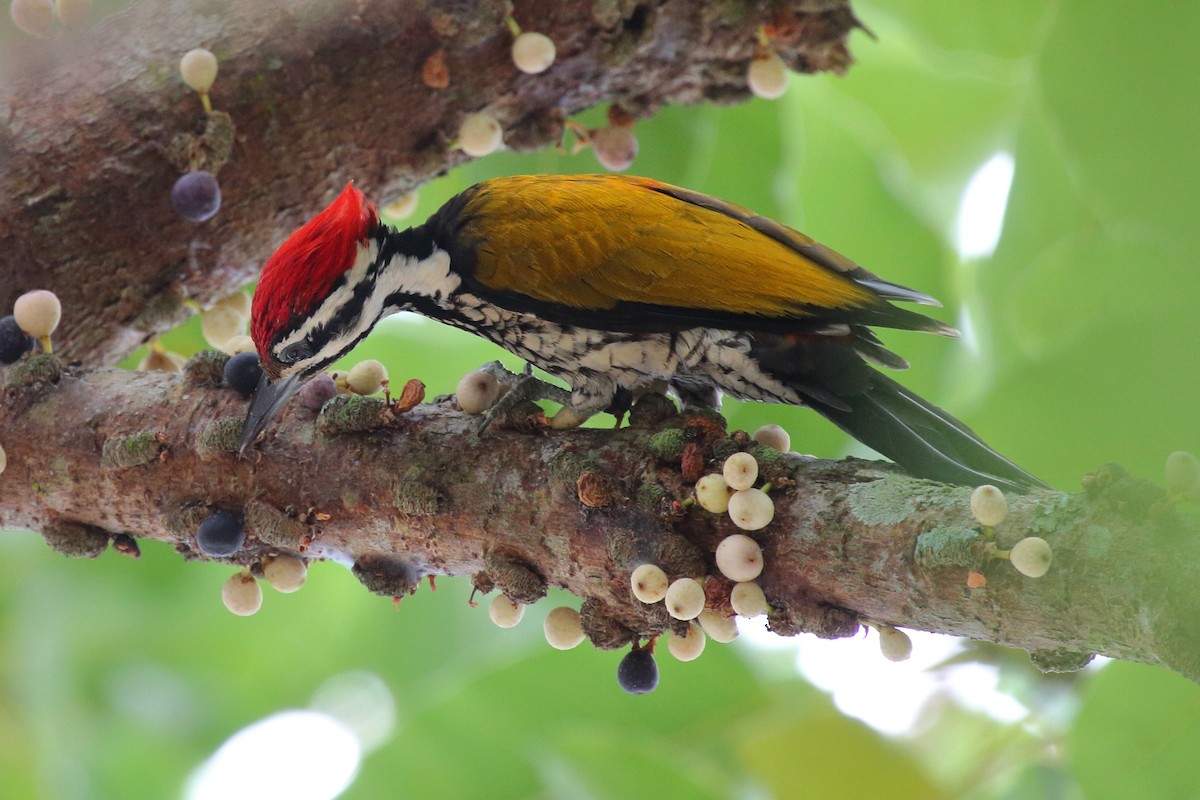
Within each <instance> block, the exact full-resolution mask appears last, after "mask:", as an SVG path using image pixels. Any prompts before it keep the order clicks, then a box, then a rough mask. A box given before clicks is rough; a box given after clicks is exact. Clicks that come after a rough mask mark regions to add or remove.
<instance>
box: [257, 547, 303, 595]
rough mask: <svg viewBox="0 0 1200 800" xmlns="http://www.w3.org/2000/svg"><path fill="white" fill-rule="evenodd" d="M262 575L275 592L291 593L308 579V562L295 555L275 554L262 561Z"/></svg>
mask: <svg viewBox="0 0 1200 800" xmlns="http://www.w3.org/2000/svg"><path fill="white" fill-rule="evenodd" d="M263 577H264V578H266V579H267V583H269V584H271V588H273V589H274V590H275V591H277V592H283V593H284V594H291V593H292V592H294V591H296V590H298V589H299V588H300V587H301V586H303V585H304V581H306V580H308V562H306V561H305V560H304V559H303V558H297V557H296V556H276V557H275V558H269V559H267V560H266V561H265V562H264V563H263Z"/></svg>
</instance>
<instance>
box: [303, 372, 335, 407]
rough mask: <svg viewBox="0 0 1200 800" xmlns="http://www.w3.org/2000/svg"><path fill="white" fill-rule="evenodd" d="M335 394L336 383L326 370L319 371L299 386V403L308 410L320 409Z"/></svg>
mask: <svg viewBox="0 0 1200 800" xmlns="http://www.w3.org/2000/svg"><path fill="white" fill-rule="evenodd" d="M336 395H337V384H336V383H334V382H333V377H332V376H331V375H330V374H329V373H328V372H321V373H318V374H316V375H314V376H313V377H312V378H310V379H309V381H308V382H307V383H305V384H304V385H303V386H301V387H300V405H302V406H304V407H305V408H307V409H309V410H310V411H320V410H321V407H322V406H323V405H325V404H326V403H327V402H329V401H330V400H331V399H333V398H334V397H335V396H336Z"/></svg>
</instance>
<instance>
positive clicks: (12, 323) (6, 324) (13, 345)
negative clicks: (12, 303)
mask: <svg viewBox="0 0 1200 800" xmlns="http://www.w3.org/2000/svg"><path fill="white" fill-rule="evenodd" d="M33 344H34V342H33V337H32V336H30V335H29V334H28V333H26V332H25V331H23V330H21V326H20V325H18V324H17V320H16V317H13V316H11V315H10V316H7V317H5V318H4V319H0V364H11V363H13V362H14V361H16V360H17V359H18V358H20V357H21V356H23V355H25V354H26V353H28V352H29V351H30V350H32V349H33Z"/></svg>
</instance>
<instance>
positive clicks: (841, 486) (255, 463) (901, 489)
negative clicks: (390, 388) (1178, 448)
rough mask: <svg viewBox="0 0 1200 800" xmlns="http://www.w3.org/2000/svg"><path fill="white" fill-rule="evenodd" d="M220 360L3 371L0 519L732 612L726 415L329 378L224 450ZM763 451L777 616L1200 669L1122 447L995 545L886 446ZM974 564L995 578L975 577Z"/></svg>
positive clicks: (1161, 541) (660, 403)
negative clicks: (637, 592)
mask: <svg viewBox="0 0 1200 800" xmlns="http://www.w3.org/2000/svg"><path fill="white" fill-rule="evenodd" d="M223 359H224V357H223V356H221V355H220V354H216V353H212V352H206V353H202V354H199V355H198V356H196V357H194V358H193V359H192V360H191V361H189V363H188V365H187V368H186V369H185V372H184V375H183V376H171V375H166V374H162V373H134V374H131V373H128V372H123V371H117V370H106V369H99V370H87V369H77V370H67V371H63V368H62V367H61V365H60V363H59V362H58V361H57V360H56V359H54V358H53V357H50V356H45V355H39V356H35V357H31V358H26V359H24V360H23V361H22V362H19V363H18V365H17V366H15V367H12V368H9V369H8V370H7V371H6V373H5V375H4V379H5V388H4V393H3V400H2V403H0V442H3V444H4V447H5V449H6V451H7V454H8V466H7V470H6V471H5V472H4V473H3V475H2V476H0V528H4V527H14V526H23V527H30V528H34V529H37V530H40V531H42V533H43V535H45V536H46V538H47V541H48V542H50V543H51V544H52V545H53V546H55V547H56V548H57V549H59V550H62V551H63V552H67V553H70V554H75V555H90V556H95V555H98V554H99V553H100V552H102V551H103V550H104V549H105V548H106V546H107V544H108V542H109V540H110V539H111V538H113V537H114V536H116V537H117V541H118V543H119V544H121V545H122V547H123V548H124V549H126V550H129V549H130V547H131V546H130V542H129V540H127V539H123V538H121V536H120V535H122V534H131V535H133V536H136V537H151V538H154V539H161V540H164V541H169V542H173V543H175V545H176V548H177V550H178V551H179V552H180V553H182V554H183V556H184V557H185V558H200V557H203V556H202V555H201V554H200V552H199V550H198V548H197V545H196V541H195V530H196V526H197V525H198V523H199V522H200V520H202V519H203V518H204V517H205V516H207V515H208V514H209V513H211V512H212V511H213V510H216V509H225V510H228V511H232V512H234V513H236V514H239V515H241V516H243V517H244V518H245V520H246V528H247V537H248V538H247V542H246V545H245V546H244V547H243V548H242V550H241V551H240V552H239V553H237V554H236V555H235V556H234V557H233V558H232V559H229V561H231V562H234V563H238V564H243V565H248V566H252V567H254V568H257V567H256V565H258V564H259V563H260V562H261V559H262V557H263V556H265V555H269V554H273V553H278V552H289V553H296V554H302V555H304V556H305V557H308V558H326V559H332V560H336V561H339V562H342V563H344V564H347V565H349V566H352V567H353V568H354V570H355V574H356V575H357V576H358V577H359V578H360V580H362V581H363V582H364V584H366V585H367V586H368V588H370V589H371V590H372V591H375V592H377V593H380V594H384V595H388V596H397V597H399V596H403V595H404V594H405V593H408V592H411V591H414V590H415V589H416V587H417V585H418V583H419V581H420V580H421V578H422V577H423V576H425V575H441V574H449V575H472V576H474V580H475V585H476V586H477V587H479V588H481V589H484V590H489V589H491V588H492V587H497V588H499V589H501V590H503V591H504V592H506V593H507V594H509V595H510V596H512V597H514V598H515V599H518V600H521V601H523V602H533V601H535V600H536V599H538V598H539V597H541V596H542V595H543V594H544V592H545V589H546V586H548V585H549V586H561V587H563V588H565V589H567V590H569V591H571V592H572V593H574V594H576V595H578V596H579V597H581V598H583V600H584V603H583V623H584V629H585V631H586V632H587V633H588V635H589V637H591V639H592V641H593V643H594V644H596V645H597V646H600V647H621V646H625V645H627V644H629V643H630V642H631V641H634V640H635V639H637V638H639V637H648V636H653V635H656V634H659V633H661V632H663V631H664V630H667V629H669V628H672V627H673V628H674V629H675V630H679V629H680V627H679V626H680V625H681V623H679V622H676V621H673V620H671V619H670V618H669V617H668V616H667V614H666V612H665V610H664V608H663V604H661V603H658V604H654V605H647V604H644V603H640V602H638V601H637V600H636V599H634V598H633V596H632V594H631V591H630V587H629V575H630V572H631V571H632V570H633V568H634V567H635V566H637V565H638V564H640V563H647V562H649V563H656V564H658V565H660V566H662V567H663V568H664V570H665V571H666V572H667V573H668V575H669V576H670V577H671V578H672V579H675V578H679V577H694V578H697V579H700V580H702V581H705V582H706V593H707V595H708V605H709V608H710V609H711V610H714V611H716V612H718V613H720V614H724V615H730V614H731V613H732V612H731V609H730V607H729V603H728V592H729V590H730V588H731V584H730V582H729V581H728V580H726V579H725V578H723V577H722V576H721V575H720V573H719V572H718V570H717V569H716V567H715V562H714V551H715V548H716V545H717V544H718V542H719V541H720V540H721V539H722V538H724V537H725V536H728V535H730V534H733V533H740V532H741V531H739V530H738V529H737V528H736V527H735V526H734V525H733V524H732V522H731V520H730V519H729V518H728V517H727V516H726V515H717V514H710V513H708V512H706V511H703V510H702V509H700V508H699V507H698V506H696V505H691V504H690V503H689V500H688V498H689V496H690V492H691V485H692V482H693V481H694V480H695V477H696V474H697V470H700V471H705V472H711V471H716V470H718V469H719V466H720V463H721V461H722V460H723V459H724V458H725V457H726V456H727V455H728V454H730V453H732V452H734V451H736V450H738V449H739V448H740V449H753V443H747V442H746V440H745V436H744V434H736V433H735V434H733V435H732V436H731V435H727V434H726V433H725V431H724V430H723V429H722V428H721V427H720V426H719V424H717V423H716V422H715V420H717V419H718V418H717V417H715V415H714V416H705V415H699V416H686V415H679V414H676V413H674V408H673V406H669V405H668V403H667V401H666V400H665V399H663V398H661V397H659V396H651V397H652V399H650V400H643V401H642V403H640V404H639V405H638V406H637V407H635V410H634V412H633V413H632V414H631V424H630V426H629V427H626V428H622V429H620V430H578V431H574V432H569V433H561V432H548V431H546V430H545V428H544V427H543V426H539V425H537V424H520V425H517V427H516V429H509V430H490V431H489V432H488V433H487V434H486V435H485V436H483V437H482V438H481V437H478V436H476V435H475V433H474V430H475V426H476V424H477V422H478V417H469V416H467V415H465V414H463V413H462V412H460V411H458V410H457V409H456V406H455V405H454V403H453V401H452V400H450V401H443V402H440V403H435V404H426V405H419V406H417V407H416V408H414V409H413V410H412V411H409V412H406V413H399V412H396V411H395V410H394V409H389V408H388V407H387V404H386V403H385V402H384V401H382V400H378V399H369V398H353V397H348V396H343V397H341V398H339V399H337V400H335V401H331V403H329V404H327V405H326V406H325V407H324V409H323V410H322V411H321V412H320V414H319V415H318V414H317V413H316V412H312V411H308V410H305V409H304V408H303V407H301V406H300V405H299V404H297V403H292V404H291V406H290V407H289V408H288V409H287V410H286V411H285V413H284V414H283V415H282V416H281V418H280V419H279V420H277V421H276V422H275V423H273V425H272V427H271V428H270V429H268V431H267V433H266V435H265V437H264V439H263V440H261V441H260V443H259V444H258V445H257V446H256V449H255V451H254V452H253V453H251V454H250V457H249V458H246V459H239V458H238V457H237V455H236V453H235V452H234V451H235V449H236V446H237V438H238V433H239V432H240V427H241V422H242V419H243V417H244V415H245V412H246V406H247V403H246V401H245V400H244V399H242V398H241V397H240V396H239V395H237V394H236V393H234V392H233V391H232V390H230V389H228V388H225V387H223V386H220V385H217V384H218V382H219V375H220V369H221V366H222V364H223ZM753 452H754V453H755V455H756V457H758V458H759V461H760V465H761V469H762V473H763V479H764V480H769V481H771V482H772V485H773V489H772V491H771V497H772V498H773V499H774V503H775V518H774V520H773V521H772V522H771V524H769V525H767V526H766V527H765V528H764V529H762V530H760V531H756V532H752V533H750V534H749V535H751V536H752V537H753V538H755V539H756V540H757V541H758V542H759V544H760V545H761V547H762V550H763V553H764V562H765V569H764V571H763V573H762V575H761V577H760V578H759V583H760V585H761V586H762V588H763V590H764V591H765V593H766V596H767V599H768V601H769V603H770V605H771V608H772V610H771V613H770V616H769V620H770V624H771V627H772V629H774V630H775V631H777V632H779V633H781V634H785V635H790V634H794V633H798V632H801V631H808V632H812V633H815V634H817V635H819V636H825V637H839V636H848V635H852V634H853V633H855V632H856V631H857V630H858V627H859V624H860V622H863V621H871V622H875V623H881V624H888V625H895V626H903V627H910V628H918V629H923V630H930V631H937V632H941V633H947V634H953V635H958V636H967V637H971V638H975V639H983V640H990V641H993V642H997V643H1000V644H1004V645H1009V646H1013V647H1020V648H1024V649H1026V650H1028V651H1030V652H1031V654H1033V655H1034V658H1035V661H1036V662H1038V663H1039V664H1040V665H1041V666H1043V667H1044V668H1047V669H1060V670H1061V669H1069V668H1076V669H1077V668H1079V667H1081V666H1082V665H1083V664H1085V663H1086V662H1087V659H1088V658H1089V657H1090V655H1089V654H1091V653H1102V654H1104V655H1108V656H1112V657H1114V658H1123V659H1130V660H1136V661H1143V662H1147V663H1151V664H1159V665H1163V666H1166V667H1169V668H1171V669H1173V670H1175V671H1177V672H1180V673H1182V674H1184V675H1186V676H1188V677H1189V678H1191V679H1193V680H1197V679H1200V639H1198V638H1197V637H1196V636H1195V635H1194V620H1195V619H1196V618H1197V612H1198V611H1200V608H1198V606H1200V599H1198V598H1197V594H1196V592H1195V591H1194V587H1195V585H1196V584H1197V580H1196V579H1197V574H1196V573H1197V567H1196V565H1197V564H1200V557H1198V556H1200V553H1198V549H1200V536H1197V535H1196V534H1197V530H1196V528H1197V524H1196V519H1195V517H1194V516H1187V515H1184V514H1181V513H1180V511H1179V510H1178V508H1177V505H1176V504H1175V503H1174V502H1172V501H1171V499H1170V498H1168V497H1167V495H1166V493H1165V492H1164V491H1163V490H1162V489H1159V488H1157V487H1155V486H1153V485H1152V484H1149V483H1148V482H1145V481H1140V480H1136V479H1133V478H1130V477H1129V476H1127V475H1125V474H1123V472H1122V471H1121V470H1120V469H1119V468H1115V467H1113V468H1108V469H1105V470H1102V471H1100V472H1098V473H1096V474H1095V475H1092V476H1090V477H1089V479H1088V481H1087V484H1086V485H1087V491H1086V492H1085V493H1083V494H1080V495H1067V494H1061V493H1057V492H1050V491H1037V492H1031V493H1030V494H1028V495H1021V496H1016V495H1012V496H1010V497H1009V502H1010V506H1011V510H1010V513H1009V516H1008V518H1007V519H1006V520H1005V521H1004V522H1003V523H1002V524H1001V525H999V526H998V527H997V528H996V529H995V531H994V540H993V539H992V538H991V537H992V535H993V534H991V533H989V532H988V531H987V530H985V529H982V528H981V526H980V525H979V524H978V523H977V522H975V521H974V519H973V518H972V515H971V511H970V508H969V495H970V489H969V488H966V487H959V486H948V485H942V484H937V483H933V482H929V481H921V480H915V479H912V478H910V477H907V476H905V475H904V474H903V473H901V472H899V471H898V470H897V469H895V468H894V467H891V466H890V465H885V464H882V463H877V462H865V461H858V460H847V461H842V462H831V461H820V460H813V459H807V458H804V457H797V456H794V455H793V456H778V457H772V454H771V452H769V451H764V450H763V449H753ZM685 473H688V474H687V476H686V479H685ZM1027 535H1037V536H1040V537H1042V538H1044V539H1045V540H1047V541H1048V542H1049V543H1050V544H1051V546H1052V547H1053V551H1054V562H1053V566H1052V567H1051V569H1050V571H1049V573H1048V574H1047V575H1045V576H1044V577H1042V578H1039V579H1036V580H1035V579H1031V578H1027V577H1024V576H1022V575H1020V574H1018V573H1017V572H1016V571H1015V570H1014V569H1013V568H1012V566H1011V564H1009V563H1008V562H1007V561H1005V560H1002V559H997V558H993V557H991V556H990V555H989V551H990V550H992V549H993V548H995V547H999V548H1001V549H1006V548H1008V547H1010V546H1011V545H1012V544H1013V543H1014V542H1015V541H1017V540H1018V539H1021V538H1023V537H1025V536H1027ZM971 569H975V570H978V571H980V572H981V573H983V574H984V575H985V576H986V579H987V585H986V586H985V587H983V588H975V589H971V588H968V587H967V583H966V581H967V573H968V570H971Z"/></svg>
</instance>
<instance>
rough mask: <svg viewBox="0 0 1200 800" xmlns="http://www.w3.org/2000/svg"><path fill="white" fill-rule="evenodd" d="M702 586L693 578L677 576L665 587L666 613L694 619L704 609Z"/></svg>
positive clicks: (679, 617) (680, 617)
mask: <svg viewBox="0 0 1200 800" xmlns="http://www.w3.org/2000/svg"><path fill="white" fill-rule="evenodd" d="M705 599H706V598H705V596H704V587H703V586H701V585H700V581H698V580H696V579H695V578H679V579H678V580H676V581H675V582H674V583H672V584H671V585H670V586H668V587H667V596H666V602H667V613H668V614H670V615H671V616H672V617H674V618H675V619H695V618H696V617H698V616H700V612H701V611H703V610H704V602H705Z"/></svg>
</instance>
